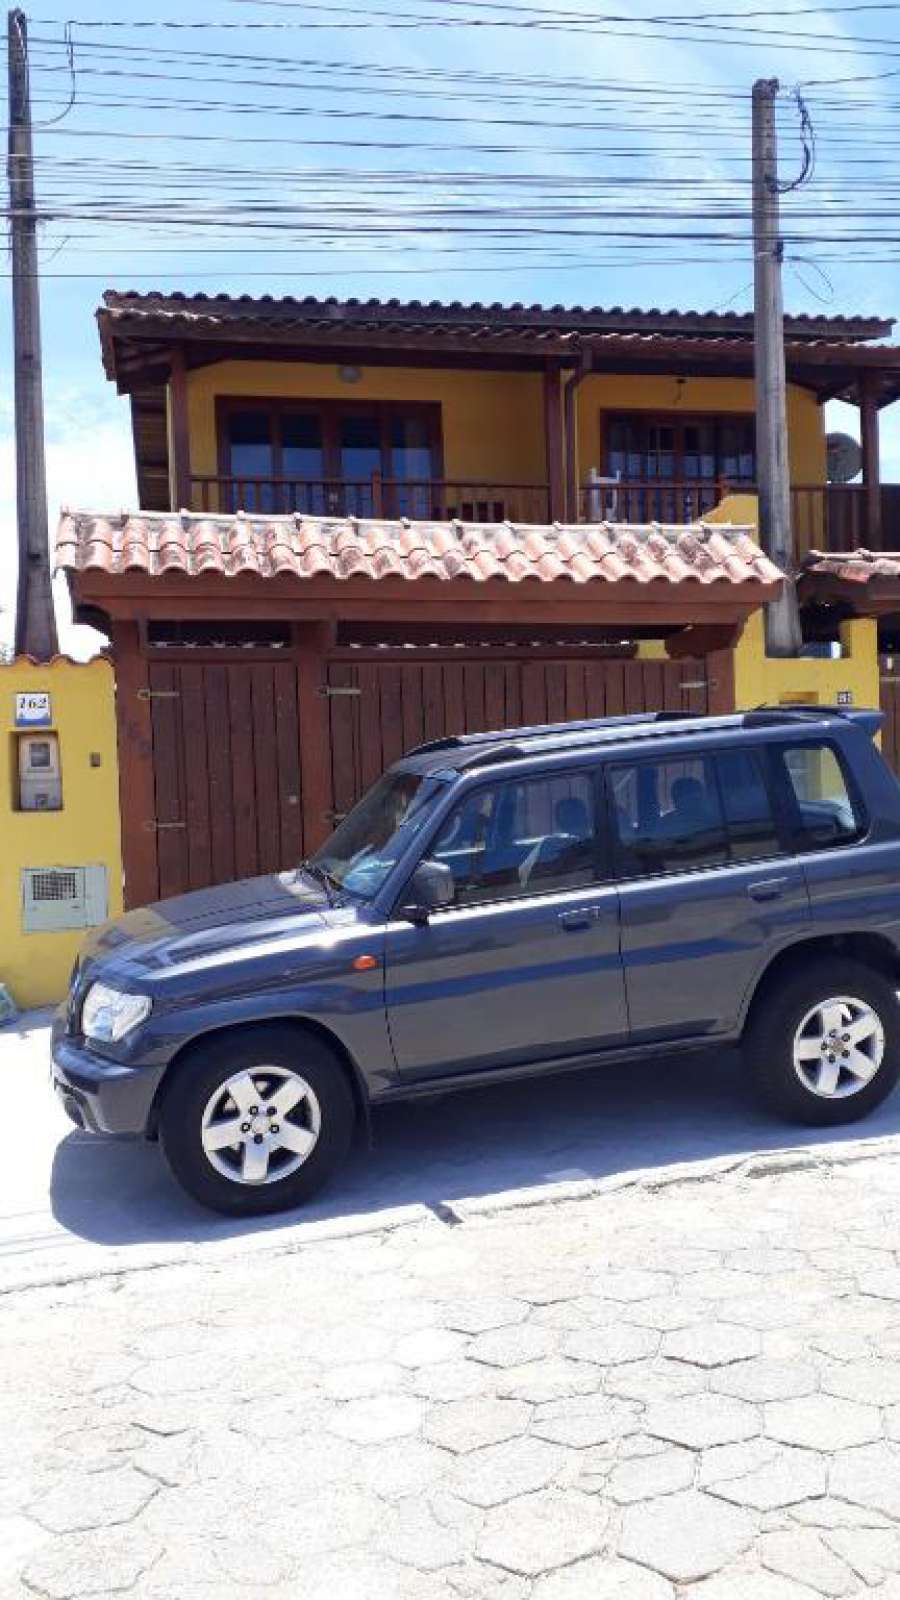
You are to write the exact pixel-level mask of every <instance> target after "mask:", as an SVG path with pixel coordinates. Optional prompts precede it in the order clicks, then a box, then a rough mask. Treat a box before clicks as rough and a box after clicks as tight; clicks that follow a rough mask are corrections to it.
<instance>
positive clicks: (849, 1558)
mask: <svg viewBox="0 0 900 1600" xmlns="http://www.w3.org/2000/svg"><path fill="white" fill-rule="evenodd" d="M824 1537H825V1541H826V1543H827V1544H828V1545H830V1547H831V1549H832V1550H833V1551H834V1552H835V1554H836V1555H838V1556H840V1557H841V1559H842V1560H843V1561H846V1563H847V1565H848V1567H851V1568H852V1569H853V1571H854V1572H857V1573H858V1574H859V1576H860V1577H861V1578H862V1580H863V1582H864V1583H867V1584H870V1585H873V1584H877V1583H882V1582H883V1581H884V1580H885V1579H886V1578H888V1577H890V1576H891V1575H892V1574H896V1573H898V1572H900V1533H898V1531H897V1530H896V1529H893V1528H891V1529H888V1528H885V1529H878V1528H834V1529H832V1531H831V1532H830V1533H827V1534H825V1536H824Z"/></svg>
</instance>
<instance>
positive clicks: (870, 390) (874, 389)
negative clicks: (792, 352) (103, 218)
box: [859, 372, 881, 550]
mask: <svg viewBox="0 0 900 1600" xmlns="http://www.w3.org/2000/svg"><path fill="white" fill-rule="evenodd" d="M859 417H860V433H861V437H862V457H863V469H862V471H863V483H864V485H865V491H866V543H867V545H868V547H869V549H870V550H878V549H880V547H881V462H880V449H879V438H878V381H877V378H876V375H875V373H873V372H864V373H863V374H862V377H861V378H860V380H859Z"/></svg>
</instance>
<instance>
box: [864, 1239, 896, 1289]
mask: <svg viewBox="0 0 900 1600" xmlns="http://www.w3.org/2000/svg"><path fill="white" fill-rule="evenodd" d="M894 1248H895V1249H896V1236H895V1239H894ZM857 1281H858V1283H859V1292H860V1294H870V1295H873V1296H874V1297H875V1298H876V1299H877V1300H900V1267H881V1268H878V1269H876V1270H875V1271H874V1272H862V1273H860V1276H859V1278H858V1280H857Z"/></svg>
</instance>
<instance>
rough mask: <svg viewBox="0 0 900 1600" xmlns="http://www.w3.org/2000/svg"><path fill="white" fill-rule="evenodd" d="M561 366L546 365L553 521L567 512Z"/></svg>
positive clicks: (549, 477) (546, 420)
mask: <svg viewBox="0 0 900 1600" xmlns="http://www.w3.org/2000/svg"><path fill="white" fill-rule="evenodd" d="M561 375H562V369H561V367H560V365H559V363H558V362H556V361H548V362H547V365H546V366H545V368H544V439H545V443H546V454H547V485H548V499H549V509H550V521H551V522H563V521H564V520H565V515H566V462H565V454H564V450H563V412H562V388H561V384H560V379H561Z"/></svg>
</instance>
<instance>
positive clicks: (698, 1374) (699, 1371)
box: [603, 1357, 708, 1405]
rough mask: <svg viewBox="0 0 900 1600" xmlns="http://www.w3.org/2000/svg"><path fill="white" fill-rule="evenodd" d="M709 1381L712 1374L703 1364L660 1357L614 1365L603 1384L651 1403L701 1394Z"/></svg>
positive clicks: (610, 1390)
mask: <svg viewBox="0 0 900 1600" xmlns="http://www.w3.org/2000/svg"><path fill="white" fill-rule="evenodd" d="M707 1382H708V1374H707V1373H706V1371H705V1370H704V1369H703V1368H702V1367H690V1366H688V1365H687V1364H686V1363H685V1362H683V1361H668V1360H666V1359H665V1358H664V1357H657V1358H656V1359H655V1360H652V1361H631V1362H628V1363H627V1364H626V1365H624V1366H621V1367H610V1368H609V1370H608V1371H607V1373H606V1376H605V1378H604V1380H603V1387H604V1389H605V1391H606V1393H607V1394H617V1395H621V1397H622V1399H623V1400H637V1401H640V1403H641V1404H642V1405H650V1404H651V1403H652V1402H653V1401H654V1400H680V1399H681V1398H682V1397H683V1396H684V1395H688V1394H698V1393H699V1392H700V1391H701V1390H702V1389H705V1388H706V1386H707Z"/></svg>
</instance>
